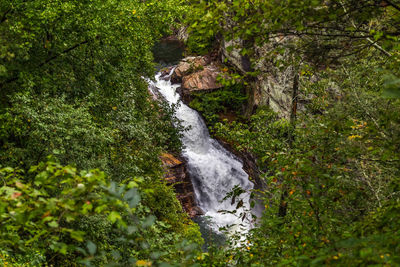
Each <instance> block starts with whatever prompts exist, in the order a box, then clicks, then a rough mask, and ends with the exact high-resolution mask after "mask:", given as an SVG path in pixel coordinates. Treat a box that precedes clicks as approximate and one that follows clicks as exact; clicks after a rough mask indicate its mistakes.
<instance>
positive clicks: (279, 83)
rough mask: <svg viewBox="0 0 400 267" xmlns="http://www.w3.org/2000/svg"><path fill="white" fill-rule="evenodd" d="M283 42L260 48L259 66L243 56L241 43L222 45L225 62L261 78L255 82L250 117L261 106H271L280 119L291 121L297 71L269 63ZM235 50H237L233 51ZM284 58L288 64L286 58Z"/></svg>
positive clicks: (257, 48)
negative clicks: (289, 119)
mask: <svg viewBox="0 0 400 267" xmlns="http://www.w3.org/2000/svg"><path fill="white" fill-rule="evenodd" d="M279 42H282V40H279V39H277V40H275V42H271V44H268V45H265V46H263V47H256V48H255V51H256V54H255V56H254V58H255V59H256V61H255V64H251V63H250V60H249V59H248V58H247V57H246V56H242V55H241V54H240V49H238V48H237V47H243V44H242V42H241V41H240V40H233V41H229V42H226V41H222V44H221V47H220V54H221V55H222V61H223V62H224V61H225V60H227V62H228V63H229V64H231V65H232V66H234V67H235V68H236V69H237V70H238V71H239V72H241V73H243V74H244V73H246V72H250V71H257V72H258V73H259V74H258V75H257V77H255V78H254V79H253V80H252V81H251V82H250V84H251V86H250V87H251V91H250V92H249V96H250V98H249V103H248V108H247V113H251V112H252V111H253V109H254V108H255V107H257V106H265V105H266V106H269V107H271V108H272V109H273V110H274V111H275V112H277V113H278V114H279V115H280V116H282V117H285V118H289V117H290V111H291V105H292V95H293V92H292V90H293V81H294V68H293V67H292V66H285V67H277V66H276V65H275V63H274V62H273V61H272V60H269V59H268V58H270V55H269V54H270V53H271V51H273V49H274V47H275V46H276V45H278V44H279ZM232 48H233V49H232ZM277 57H282V60H284V57H285V56H277Z"/></svg>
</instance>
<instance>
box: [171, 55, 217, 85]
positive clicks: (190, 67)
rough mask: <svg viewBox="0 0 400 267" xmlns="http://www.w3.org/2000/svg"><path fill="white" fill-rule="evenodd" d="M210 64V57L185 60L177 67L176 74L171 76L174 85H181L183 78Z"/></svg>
mask: <svg viewBox="0 0 400 267" xmlns="http://www.w3.org/2000/svg"><path fill="white" fill-rule="evenodd" d="M209 63H210V59H209V58H208V57H187V58H184V59H183V60H182V61H181V62H180V63H179V64H178V66H176V68H175V70H174V73H173V74H172V76H171V82H172V83H181V82H182V80H183V77H184V76H186V75H189V74H192V73H195V72H197V71H200V70H204V67H205V66H207V65H208V64H209Z"/></svg>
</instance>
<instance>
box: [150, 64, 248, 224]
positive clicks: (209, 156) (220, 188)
mask: <svg viewBox="0 0 400 267" xmlns="http://www.w3.org/2000/svg"><path fill="white" fill-rule="evenodd" d="M171 73H172V71H171ZM166 78H167V79H166ZM166 78H161V73H158V74H157V75H156V77H155V82H150V83H152V84H151V85H152V87H153V88H154V87H156V88H157V90H158V92H159V93H160V94H161V95H162V96H163V97H164V98H165V99H166V101H168V103H169V104H170V105H173V104H179V106H178V107H177V110H176V116H177V118H178V119H180V120H181V121H182V125H183V126H184V127H185V128H187V129H188V130H187V131H184V133H183V138H182V142H183V145H184V150H183V156H184V157H185V158H186V160H187V163H188V171H189V173H190V176H191V179H192V183H193V186H194V190H195V195H196V200H197V203H198V205H199V207H200V208H201V209H202V210H203V211H204V212H205V216H207V217H209V218H210V220H211V225H212V226H211V227H212V228H213V230H214V231H218V229H219V227H226V226H230V225H235V226H234V227H233V230H239V229H240V230H242V231H246V230H248V229H249V228H250V222H249V221H248V220H244V217H243V216H240V214H241V213H242V212H243V211H245V210H250V204H249V198H250V193H249V191H250V190H251V189H252V188H253V184H252V183H251V182H250V181H249V179H248V175H247V173H246V172H245V171H244V170H243V164H242V162H240V160H239V159H237V158H236V156H234V155H233V154H232V153H230V152H229V151H227V150H226V149H225V148H224V147H222V146H221V145H220V144H219V143H218V141H216V140H214V139H212V138H211V137H210V134H209V132H208V129H207V126H206V124H205V123H204V121H203V119H202V117H201V116H200V115H199V114H198V113H197V112H196V111H195V110H193V109H191V108H190V107H188V106H187V105H185V104H184V103H183V102H182V101H180V96H179V94H178V93H177V92H176V90H177V88H178V87H179V86H180V85H179V84H171V82H170V81H169V77H166ZM237 185H238V186H240V187H241V188H242V189H243V190H245V193H243V194H241V195H240V196H239V197H237V198H236V199H231V198H229V199H227V200H225V201H223V199H224V197H225V196H226V195H227V193H228V192H230V191H231V190H232V189H233V188H234V187H235V186H237ZM238 203H240V204H239V205H238ZM242 204H243V205H242ZM237 206H240V207H239V208H238V209H237V212H236V214H230V213H222V212H220V211H221V210H229V211H233V210H235V208H236V207H237ZM240 224H242V226H241V227H240V228H239V225H240ZM231 231H232V229H231Z"/></svg>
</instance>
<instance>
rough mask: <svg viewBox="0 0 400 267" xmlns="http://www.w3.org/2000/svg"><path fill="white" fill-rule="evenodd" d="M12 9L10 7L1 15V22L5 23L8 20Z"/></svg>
mask: <svg viewBox="0 0 400 267" xmlns="http://www.w3.org/2000/svg"><path fill="white" fill-rule="evenodd" d="M11 10H12V8H10V9H8V10H7V11H6V12H5V13H4V14H3V16H2V17H1V20H0V23H3V22H4V21H6V19H7V14H8V13H10V12H11Z"/></svg>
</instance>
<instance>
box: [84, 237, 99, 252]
mask: <svg viewBox="0 0 400 267" xmlns="http://www.w3.org/2000/svg"><path fill="white" fill-rule="evenodd" d="M86 247H87V249H88V252H89V254H90V255H94V254H95V253H96V250H97V246H96V244H95V243H93V242H92V241H90V240H89V241H88V242H87V243H86Z"/></svg>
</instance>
